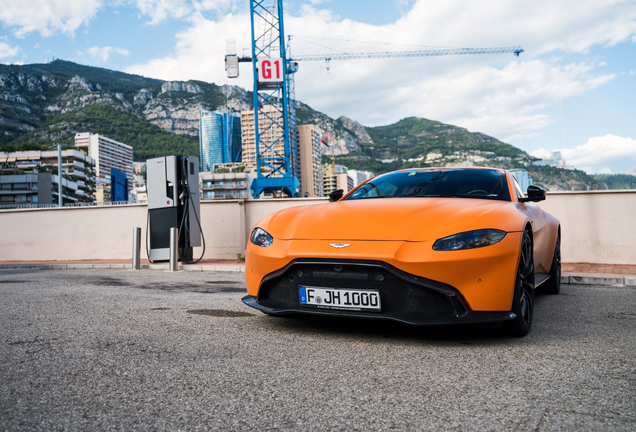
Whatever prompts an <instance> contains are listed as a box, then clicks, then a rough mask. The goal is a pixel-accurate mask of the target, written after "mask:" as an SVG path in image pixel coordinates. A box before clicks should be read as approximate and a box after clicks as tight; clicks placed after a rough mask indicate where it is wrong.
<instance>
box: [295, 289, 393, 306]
mask: <svg viewBox="0 0 636 432" xmlns="http://www.w3.org/2000/svg"><path fill="white" fill-rule="evenodd" d="M299 291H300V304H301V306H312V307H317V308H321V309H340V310H352V311H363V310H364V311H375V312H379V311H380V310H381V306H380V292H379V291H374V290H353V289H335V288H317V287H304V286H301V287H299Z"/></svg>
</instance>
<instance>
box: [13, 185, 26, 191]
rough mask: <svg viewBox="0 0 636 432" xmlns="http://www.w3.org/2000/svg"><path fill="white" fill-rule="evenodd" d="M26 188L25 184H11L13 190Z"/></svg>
mask: <svg viewBox="0 0 636 432" xmlns="http://www.w3.org/2000/svg"><path fill="white" fill-rule="evenodd" d="M26 188H27V184H26V183H14V184H13V190H26Z"/></svg>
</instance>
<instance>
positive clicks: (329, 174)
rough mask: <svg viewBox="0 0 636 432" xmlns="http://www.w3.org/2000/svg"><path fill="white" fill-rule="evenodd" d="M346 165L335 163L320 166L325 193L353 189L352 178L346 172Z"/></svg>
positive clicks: (345, 191)
mask: <svg viewBox="0 0 636 432" xmlns="http://www.w3.org/2000/svg"><path fill="white" fill-rule="evenodd" d="M347 171H348V169H347V167H346V166H344V165H336V164H335V163H332V164H331V165H330V164H324V165H323V167H322V183H323V191H324V194H325V195H329V194H330V193H331V192H333V191H335V190H337V189H342V190H343V191H344V193H347V192H349V191H350V190H351V189H353V179H352V178H351V177H349V175H348V174H347Z"/></svg>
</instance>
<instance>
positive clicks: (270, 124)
mask: <svg viewBox="0 0 636 432" xmlns="http://www.w3.org/2000/svg"><path fill="white" fill-rule="evenodd" d="M282 124H283V112H282V111H278V110H277V108H276V107H275V106H273V105H265V106H263V108H262V112H260V113H259V116H258V129H259V133H260V141H261V147H260V149H259V150H260V153H261V157H265V158H283V157H285V140H284V139H283V128H282ZM279 125H280V126H279ZM241 142H242V148H243V163H244V164H245V166H246V167H251V168H254V169H255V170H256V168H257V167H256V133H255V125H254V111H253V110H246V111H241ZM272 162H273V161H272ZM272 164H273V163H272ZM268 171H269V170H268V168H267V167H263V166H261V173H263V174H267V173H268ZM272 176H273V177H276V176H277V174H273V175H272Z"/></svg>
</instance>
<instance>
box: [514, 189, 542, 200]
mask: <svg viewBox="0 0 636 432" xmlns="http://www.w3.org/2000/svg"><path fill="white" fill-rule="evenodd" d="M544 200H545V189H543V188H542V187H539V186H535V185H530V186H528V196H527V197H526V198H520V199H519V202H529V201H532V202H538V201H544Z"/></svg>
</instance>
